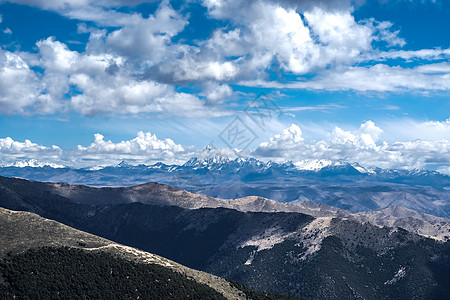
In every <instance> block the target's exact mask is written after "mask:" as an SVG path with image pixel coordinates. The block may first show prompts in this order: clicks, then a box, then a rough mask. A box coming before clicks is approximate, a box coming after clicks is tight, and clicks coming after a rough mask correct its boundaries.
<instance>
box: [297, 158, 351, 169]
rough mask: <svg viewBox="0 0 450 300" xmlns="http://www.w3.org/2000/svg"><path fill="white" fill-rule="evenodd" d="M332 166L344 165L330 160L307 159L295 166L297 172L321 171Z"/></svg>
mask: <svg viewBox="0 0 450 300" xmlns="http://www.w3.org/2000/svg"><path fill="white" fill-rule="evenodd" d="M331 165H335V166H338V165H343V163H341V162H335V161H331V160H328V159H305V160H300V161H297V162H294V166H295V167H296V168H297V170H304V171H319V170H321V169H323V168H325V167H328V166H331Z"/></svg>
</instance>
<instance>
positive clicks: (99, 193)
mask: <svg viewBox="0 0 450 300" xmlns="http://www.w3.org/2000/svg"><path fill="white" fill-rule="evenodd" d="M2 195H4V196H3V197H2V198H3V200H2V201H3V204H2V205H3V206H4V207H7V208H10V209H16V210H28V211H33V212H36V213H39V212H40V205H44V206H48V202H49V201H50V199H61V201H62V203H65V202H67V203H68V205H69V206H71V207H73V203H74V202H75V203H79V204H86V205H112V204H124V203H136V202H140V203H144V204H149V205H165V206H167V205H168V206H172V205H173V206H177V207H181V208H186V209H198V208H218V207H222V208H230V209H236V210H239V211H243V212H297V213H303V214H307V215H311V216H314V217H340V218H348V219H352V220H357V221H360V222H370V223H371V224H373V225H377V226H390V227H401V228H404V229H406V230H408V231H411V232H413V233H416V234H420V235H424V236H430V237H435V238H438V239H442V240H446V239H449V238H450V220H448V219H443V218H438V217H434V216H431V215H427V214H423V213H418V212H415V211H412V210H408V209H403V210H402V211H403V214H402V215H398V214H397V215H395V214H394V209H386V210H379V211H372V212H367V213H353V212H351V211H348V210H343V209H339V208H335V207H332V206H327V205H324V204H320V203H316V202H312V201H308V200H303V201H295V202H291V203H280V202H277V201H273V200H269V199H265V198H262V197H254V196H251V197H244V198H240V199H231V200H229V199H220V198H213V197H209V196H205V195H201V194H195V193H191V192H187V191H184V190H180V189H175V188H172V187H170V186H167V185H164V184H158V183H147V184H142V185H139V186H134V187H127V188H93V187H87V186H82V185H69V184H65V183H42V182H35V181H29V180H24V179H18V178H7V177H1V176H0V196H2ZM24 199H29V200H28V201H27V200H24ZM54 201H58V200H54ZM72 209H73V208H72ZM397 211H399V209H397ZM50 217H52V216H50Z"/></svg>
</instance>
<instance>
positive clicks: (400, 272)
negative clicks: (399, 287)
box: [384, 267, 406, 284]
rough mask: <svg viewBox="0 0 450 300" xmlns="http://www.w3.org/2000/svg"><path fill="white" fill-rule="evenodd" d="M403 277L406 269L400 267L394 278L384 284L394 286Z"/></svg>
mask: <svg viewBox="0 0 450 300" xmlns="http://www.w3.org/2000/svg"><path fill="white" fill-rule="evenodd" d="M405 276H406V268H405V267H401V268H400V269H398V271H397V273H395V275H394V277H393V278H392V279H391V280H388V281H386V282H385V283H384V284H394V283H396V282H397V281H399V280H400V279H402V278H403V277H405Z"/></svg>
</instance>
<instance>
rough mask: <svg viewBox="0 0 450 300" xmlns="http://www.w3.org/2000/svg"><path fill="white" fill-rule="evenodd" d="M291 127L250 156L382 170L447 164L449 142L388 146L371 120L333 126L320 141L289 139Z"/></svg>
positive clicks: (393, 143)
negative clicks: (349, 127)
mask: <svg viewBox="0 0 450 300" xmlns="http://www.w3.org/2000/svg"><path fill="white" fill-rule="evenodd" d="M437 123H439V122H434V123H433V124H432V125H431V126H447V125H444V124H443V123H439V125H438V124H437ZM445 123H447V122H445ZM292 128H296V129H297V128H298V126H297V125H295V124H293V125H291V127H289V128H288V129H285V130H284V132H283V134H281V135H276V136H275V137H274V138H271V139H270V140H269V141H268V142H264V143H261V144H260V145H259V146H258V147H257V148H256V149H255V150H254V151H253V155H255V156H256V157H260V158H265V159H268V158H270V159H275V160H280V159H281V160H293V161H299V160H304V159H328V160H333V161H348V162H358V163H360V164H362V165H364V166H370V167H382V168H405V169H412V168H431V169H436V168H441V169H445V168H447V166H448V165H450V142H449V139H441V140H430V141H426V140H414V141H406V142H392V143H390V144H389V143H387V142H385V141H380V137H381V134H382V133H383V130H382V129H381V128H379V127H377V126H376V125H375V124H374V123H373V122H372V121H368V122H366V123H364V124H361V126H360V128H359V129H358V130H353V131H346V130H343V129H341V128H339V127H335V128H334V129H333V131H332V132H331V133H330V134H329V135H328V138H327V139H323V140H319V141H314V140H308V141H307V140H304V139H299V138H298V137H297V136H298V135H291V136H290V135H288V134H287V132H289V131H291V129H292ZM296 131H297V130H296ZM298 131H300V129H299V128H298ZM300 132H301V131H300ZM281 137H282V138H281Z"/></svg>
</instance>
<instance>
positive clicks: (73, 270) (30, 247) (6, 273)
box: [0, 208, 299, 300]
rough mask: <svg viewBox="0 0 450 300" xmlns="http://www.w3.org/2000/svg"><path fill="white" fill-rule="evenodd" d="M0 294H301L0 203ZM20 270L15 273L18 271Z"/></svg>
mask: <svg viewBox="0 0 450 300" xmlns="http://www.w3.org/2000/svg"><path fill="white" fill-rule="evenodd" d="M0 228H1V229H2V230H1V231H0V299H14V298H18V299H79V298H83V299H139V298H140V299H161V300H165V299H202V300H203V299H233V300H235V299H239V300H240V299H242V300H244V299H253V300H259V299H265V300H270V299H286V300H288V299H292V300H294V299H299V298H296V297H291V296H283V295H272V294H266V293H259V292H255V291H253V290H250V289H248V288H246V287H244V286H242V285H239V284H237V283H235V282H229V281H226V280H224V279H222V278H219V277H216V276H213V275H210V274H208V273H204V272H200V271H196V270H193V269H189V268H187V267H185V266H182V265H180V264H177V263H175V262H173V261H170V260H168V259H165V258H163V257H160V256H158V255H155V254H151V253H148V252H144V251H140V250H137V249H135V248H131V247H127V246H124V245H120V244H116V243H114V242H112V241H110V240H107V239H104V238H100V237H98V236H95V235H92V234H88V233H85V232H82V231H79V230H76V229H74V228H71V227H68V226H66V225H63V224H61V223H58V222H56V221H52V220H48V219H45V218H42V217H39V216H37V215H35V214H32V213H28V212H19V211H11V210H7V209H4V208H0ZM18 275H19V276H18Z"/></svg>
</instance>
